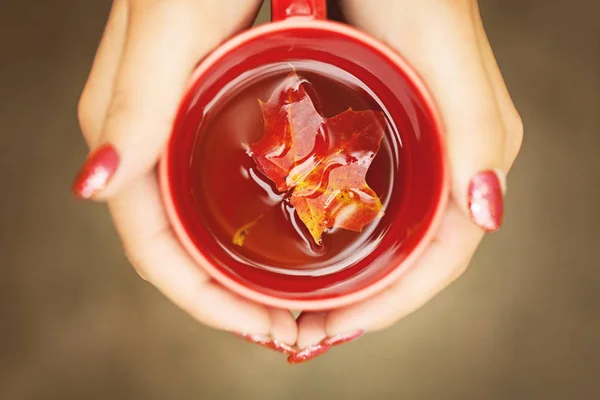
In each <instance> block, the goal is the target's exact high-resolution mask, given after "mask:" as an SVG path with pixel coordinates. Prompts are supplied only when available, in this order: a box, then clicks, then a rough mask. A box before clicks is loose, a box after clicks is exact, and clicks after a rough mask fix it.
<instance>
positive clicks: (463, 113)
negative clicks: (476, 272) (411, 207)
mask: <svg viewBox="0 0 600 400" xmlns="http://www.w3.org/2000/svg"><path fill="white" fill-rule="evenodd" d="M400 3H402V2H400ZM470 3H471V2H439V1H436V2H429V3H419V4H418V5H417V4H414V5H411V7H412V9H411V10H410V12H405V10H402V9H401V8H399V6H397V7H398V9H397V10H393V11H389V13H388V12H386V13H385V14H384V13H382V12H381V9H380V7H379V8H378V6H376V5H374V6H373V9H378V10H379V11H378V12H377V13H375V14H373V15H371V17H372V18H371V19H372V20H371V21H369V20H366V19H365V18H363V14H362V12H361V10H362V9H361V8H360V2H358V1H354V2H352V3H351V5H353V6H352V7H350V13H349V15H350V17H351V19H352V21H353V22H354V21H356V22H357V23H359V24H362V25H363V26H364V27H365V29H367V30H368V31H369V32H371V33H372V34H373V35H375V36H378V37H380V38H381V39H383V40H386V41H387V42H388V43H389V44H390V45H391V46H392V47H394V48H396V49H398V50H399V51H400V53H401V54H402V55H403V56H404V57H405V58H406V59H407V60H408V61H409V62H410V63H411V64H412V65H413V66H414V67H415V69H416V70H417V71H418V72H419V73H420V74H421V75H422V77H423V79H424V81H425V82H426V83H427V85H428V86H429V88H430V89H431V92H432V94H433V96H434V98H435V99H436V101H437V103H438V107H439V109H440V111H441V113H442V117H443V119H444V123H445V125H446V131H447V140H446V143H447V152H448V157H449V161H450V164H451V165H450V166H451V189H452V195H453V197H454V199H455V200H456V202H457V204H458V205H459V207H460V208H461V209H462V210H463V212H465V214H467V215H469V216H470V217H471V218H472V220H473V221H474V222H475V223H476V224H478V225H479V226H480V227H481V228H483V229H485V230H486V231H494V230H496V229H498V228H499V227H500V225H501V223H502V217H503V212H504V210H503V192H504V190H505V183H504V181H505V173H506V171H505V169H504V159H505V148H506V137H505V131H504V124H503V123H502V115H501V114H500V112H499V107H498V104H497V102H496V96H495V93H494V90H493V88H492V85H491V81H490V79H489V77H488V74H487V72H486V69H485V66H484V64H483V59H482V56H481V53H480V51H479V47H478V44H477V40H476V38H477V34H476V30H475V24H474V21H473V12H472V9H471V8H469V7H471V6H470ZM373 12H374V11H373ZM392 13H393V15H395V17H397V18H390V17H389V16H388V15H390V14H392Z"/></svg>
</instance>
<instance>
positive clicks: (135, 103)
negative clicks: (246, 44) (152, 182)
mask: <svg viewBox="0 0 600 400" xmlns="http://www.w3.org/2000/svg"><path fill="white" fill-rule="evenodd" d="M229 1H232V0H229ZM233 1H235V0H233ZM257 5H258V3H257V2H246V3H245V5H244V6H240V7H237V8H235V7H224V6H223V7H215V6H211V5H206V4H205V3H204V2H198V1H194V0H178V1H159V0H150V1H147V0H146V1H141V0H132V1H131V3H130V15H129V26H128V31H127V39H126V43H125V47H124V50H123V56H122V59H121V65H120V67H119V72H118V74H117V75H116V78H115V85H114V90H113V97H112V99H111V101H110V105H109V108H108V112H107V113H106V119H105V120H104V123H103V127H102V133H101V135H100V137H99V139H98V141H97V142H96V143H93V144H92V146H93V147H94V148H95V150H93V151H92V153H91V154H90V156H89V157H88V159H87V161H86V163H85V164H84V166H83V167H82V169H81V171H80V173H79V175H78V177H77V178H76V180H75V184H74V186H73V192H74V194H75V195H76V196H77V197H81V198H92V197H94V198H98V199H105V198H110V197H111V196H112V195H113V194H114V193H116V192H118V191H119V190H120V189H121V188H122V187H124V186H126V185H127V184H128V183H130V182H131V181H132V180H133V179H135V178H136V177H138V176H140V175H141V174H143V173H145V172H147V171H149V170H150V169H152V168H153V167H154V166H155V164H156V162H157V160H158V158H159V156H160V154H161V152H162V151H163V148H164V146H165V143H166V141H167V139H168V137H169V134H170V132H171V127H172V123H173V119H174V118H175V114H176V112H177V107H178V105H179V101H180V97H181V95H182V93H183V91H184V88H185V86H186V82H187V79H188V77H189V75H190V73H191V71H192V70H193V68H194V66H195V65H196V63H197V62H198V60H200V59H201V58H202V57H203V56H204V55H205V54H206V53H207V52H209V51H210V50H211V49H213V48H214V47H216V46H217V45H218V44H219V43H220V42H221V41H222V40H224V39H225V38H226V37H227V36H229V35H230V34H231V33H233V32H234V31H235V30H236V29H239V28H242V27H243V26H244V25H245V24H246V25H249V24H250V23H251V22H252V17H253V16H254V15H255V14H254V13H253V11H254V12H255V11H256V10H257ZM223 10H225V11H223Z"/></svg>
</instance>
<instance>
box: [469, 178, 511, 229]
mask: <svg viewBox="0 0 600 400" xmlns="http://www.w3.org/2000/svg"><path fill="white" fill-rule="evenodd" d="M505 193H506V175H505V174H504V172H503V171H501V170H498V169H489V170H485V171H481V172H479V173H478V174H476V175H475V176H474V177H473V178H472V179H471V181H470V182H469V186H468V189H467V203H468V210H469V214H470V217H471V220H472V221H473V222H474V223H475V224H477V225H478V226H479V227H481V228H482V229H484V230H485V231H486V232H495V231H497V230H498V229H500V226H501V225H502V221H503V218H504V194H505Z"/></svg>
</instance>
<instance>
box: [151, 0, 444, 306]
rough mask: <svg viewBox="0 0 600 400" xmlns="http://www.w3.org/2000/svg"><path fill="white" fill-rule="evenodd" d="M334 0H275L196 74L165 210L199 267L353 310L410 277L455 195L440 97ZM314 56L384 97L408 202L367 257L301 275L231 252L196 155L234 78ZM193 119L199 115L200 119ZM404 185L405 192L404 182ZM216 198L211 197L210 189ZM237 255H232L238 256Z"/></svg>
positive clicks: (269, 297) (295, 300)
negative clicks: (335, 13) (203, 204)
mask: <svg viewBox="0 0 600 400" xmlns="http://www.w3.org/2000/svg"><path fill="white" fill-rule="evenodd" d="M325 3H326V2H325V0H272V3H271V4H272V19H273V21H272V22H271V23H269V24H265V25H262V26H259V27H256V28H253V29H250V30H248V31H245V32H243V33H240V34H239V35H237V36H235V37H233V38H232V39H230V40H228V41H227V42H225V43H224V44H222V45H221V46H219V47H218V48H217V49H216V50H215V51H214V52H212V53H211V54H210V55H209V56H208V57H206V58H205V59H204V60H203V61H202V62H201V63H200V64H199V65H198V67H197V68H196V70H195V71H194V73H193V75H192V77H191V80H190V83H189V86H188V88H187V91H186V94H185V96H184V97H183V100H182V103H181V106H180V111H179V114H178V116H177V118H176V120H175V123H174V126H173V131H172V136H171V139H170V141H169V143H168V146H167V149H166V152H165V154H164V157H163V159H162V161H161V165H160V183H161V189H162V192H163V196H164V203H165V208H166V211H167V215H168V217H169V219H170V221H171V224H172V226H173V229H174V231H175V233H176V235H177V237H178V238H179V240H180V241H181V244H182V245H183V247H184V248H185V249H186V250H187V252H188V253H189V255H190V256H191V257H192V258H193V259H194V260H195V261H196V262H197V263H198V266H199V267H200V268H202V269H204V270H205V271H206V272H207V273H208V274H210V275H211V276H212V277H213V278H214V279H215V280H216V281H218V282H220V283H221V284H222V285H224V286H225V287H227V288H229V289H230V290H231V291H233V292H235V293H238V294H239V295H241V296H244V297H246V298H249V299H251V300H254V301H257V302H260V303H264V304H267V305H271V306H275V307H280V308H289V309H296V310H325V309H331V308H336V307H341V306H345V305H348V304H351V303H354V302H357V301H360V300H363V299H366V298H368V297H370V296H373V295H374V294H376V293H377V292H380V291H381V290H383V289H384V288H386V287H387V286H389V285H390V284H392V283H393V282H394V281H397V280H398V279H401V276H402V274H403V273H404V272H405V271H407V270H408V269H409V268H410V267H411V265H413V264H414V263H415V260H416V259H417V258H418V257H419V256H420V255H421V254H422V253H423V251H424V249H425V248H426V247H427V245H428V243H429V241H430V240H431V239H432V236H433V234H434V232H435V229H436V227H437V225H438V223H439V221H440V218H441V215H442V213H443V211H444V209H445V205H446V201H447V198H448V171H447V167H446V160H445V155H444V154H445V153H444V144H443V127H442V121H441V118H440V115H439V113H438V111H437V109H436V106H435V103H434V101H433V99H432V96H431V95H430V93H429V92H428V90H427V88H426V86H425V84H424V83H423V82H422V80H421V78H420V77H419V76H418V75H417V74H416V73H415V71H414V70H413V69H412V68H411V67H410V66H409V65H408V64H407V62H406V61H405V60H404V59H402V57H401V56H400V55H399V54H398V53H396V52H395V51H394V50H392V49H390V48H389V47H387V46H386V45H384V44H382V43H380V42H379V41H377V40H375V39H373V38H371V37H370V36H368V35H366V34H365V33H362V32H360V31H358V30H356V29H353V28H351V27H349V26H347V25H343V24H340V23H336V22H332V21H327V20H326V5H325ZM297 60H304V61H305V60H312V61H317V62H320V63H324V64H327V65H332V66H335V67H337V68H340V69H342V70H344V71H346V72H347V73H349V74H351V75H352V76H354V77H355V78H356V79H358V80H360V81H361V82H363V83H364V84H365V85H366V86H368V88H369V89H370V90H371V92H372V94H373V96H375V97H377V99H378V101H379V102H380V103H381V104H382V107H383V108H384V109H385V110H386V113H387V115H388V118H389V119H391V120H392V121H393V123H394V125H395V126H396V128H397V131H398V132H399V133H400V137H401V141H400V145H401V146H403V147H404V149H405V151H404V155H405V156H404V159H403V162H404V168H403V171H404V173H403V175H404V176H402V177H401V178H402V179H399V180H398V182H400V183H396V182H394V185H396V184H397V185H402V187H400V188H397V189H398V191H399V192H401V200H398V201H397V202H396V204H394V205H393V206H394V210H395V211H394V212H392V213H388V210H386V216H384V218H391V220H389V221H388V222H389V224H388V225H387V226H388V228H387V229H386V231H385V232H381V233H380V235H379V236H378V237H377V245H376V247H374V248H373V249H372V250H371V251H370V252H369V253H368V254H367V255H366V256H365V257H364V259H363V260H362V261H361V262H362V263H363V265H364V263H368V264H367V265H368V266H367V267H366V268H361V269H358V268H354V267H353V266H352V265H349V266H348V267H347V268H345V269H342V270H336V271H335V272H332V273H324V274H320V275H318V276H293V275H289V274H281V273H278V272H276V271H272V270H265V269H259V268H254V267H250V266H248V265H247V264H241V263H239V262H236V261H235V260H234V259H233V258H231V257H230V256H229V255H228V253H227V252H224V251H223V249H221V248H220V247H219V246H218V245H217V243H215V238H214V237H213V236H212V235H211V233H210V231H209V229H208V228H207V227H206V226H204V225H203V223H202V222H201V221H200V220H199V219H198V218H197V215H198V209H197V207H198V206H197V205H196V203H195V202H194V200H193V195H192V193H191V190H190V187H191V185H192V182H193V180H194V178H195V177H194V171H193V170H192V169H191V168H190V158H191V157H192V154H193V147H194V143H195V142H196V139H197V136H198V135H199V134H201V133H199V126H200V124H201V122H202V118H203V115H204V110H205V109H206V108H207V107H210V104H211V101H213V99H214V98H215V96H216V95H217V94H218V93H222V92H223V91H227V90H230V89H231V90H232V89H233V88H231V87H230V86H231V82H235V79H236V78H237V77H239V76H241V75H242V74H247V73H248V71H254V70H259V69H260V67H261V66H264V65H269V64H270V63H281V62H282V61H283V62H290V63H293V62H294V61H297ZM190 116H193V117H190ZM394 189H396V188H394ZM207 195H210V194H207ZM228 257H229V258H228Z"/></svg>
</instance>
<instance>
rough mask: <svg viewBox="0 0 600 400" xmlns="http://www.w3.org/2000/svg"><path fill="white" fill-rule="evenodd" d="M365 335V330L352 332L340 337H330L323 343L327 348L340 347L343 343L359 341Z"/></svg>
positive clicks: (339, 335)
mask: <svg viewBox="0 0 600 400" xmlns="http://www.w3.org/2000/svg"><path fill="white" fill-rule="evenodd" d="M364 333H365V331H363V330H359V331H355V332H350V333H340V334H338V335H335V336H330V337H328V338H325V339H323V341H322V342H321V343H323V344H324V345H326V346H337V345H340V344H343V343H348V342H351V341H353V340H355V339H358V338H359V337H361V336H362V335H363V334H364Z"/></svg>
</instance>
